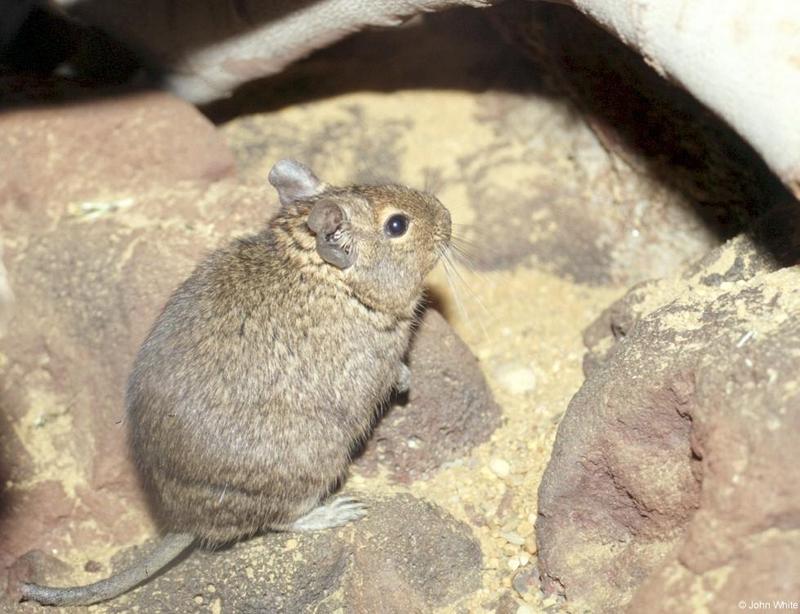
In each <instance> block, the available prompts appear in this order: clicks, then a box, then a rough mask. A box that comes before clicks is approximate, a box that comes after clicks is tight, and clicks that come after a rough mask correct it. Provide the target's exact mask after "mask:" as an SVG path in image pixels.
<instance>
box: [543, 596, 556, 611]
mask: <svg viewBox="0 0 800 614" xmlns="http://www.w3.org/2000/svg"><path fill="white" fill-rule="evenodd" d="M557 603H558V599H557V598H556V597H554V596H553V595H550V596H549V597H548V598H547V599H545V600H544V601H542V607H543V608H549V607H551V606H554V605H555V604H557Z"/></svg>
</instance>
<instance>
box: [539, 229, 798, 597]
mask: <svg viewBox="0 0 800 614" xmlns="http://www.w3.org/2000/svg"><path fill="white" fill-rule="evenodd" d="M779 252H780V250H778V256H779V258H778V261H781V260H785V259H784V258H782V257H781V256H780V253H779ZM785 255H786V254H783V256H785ZM774 256H775V254H772V255H767V253H766V250H764V249H763V248H756V247H754V245H753V244H752V243H751V242H750V241H748V240H745V239H741V238H740V239H736V240H734V241H732V242H729V243H728V244H726V245H725V246H723V247H722V248H720V249H718V250H716V251H715V252H714V253H712V255H711V256H709V257H708V258H706V259H704V261H702V262H701V263H699V264H698V265H697V266H695V267H693V268H692V269H691V270H690V271H688V272H687V273H686V274H685V275H684V276H683V277H678V278H674V279H669V280H665V281H661V282H655V283H650V284H646V285H643V286H641V287H639V288H636V289H634V290H632V291H631V292H630V293H629V294H628V296H627V297H625V298H624V299H622V300H621V301H620V302H619V303H618V304H617V305H615V306H614V307H612V308H611V309H610V310H609V312H608V313H607V314H605V316H604V317H603V318H602V319H601V320H600V322H601V323H599V324H597V325H596V326H595V327H593V328H592V329H591V330H590V331H589V333H587V339H588V340H589V341H590V343H591V344H592V346H591V347H590V354H591V356H592V358H591V359H590V360H589V361H587V373H588V377H587V380H586V382H585V384H584V385H583V387H582V388H581V390H580V391H579V392H578V393H577V394H576V396H575V398H574V399H573V400H572V402H571V403H570V406H569V408H568V410H567V413H566V415H565V416H564V419H563V421H562V423H561V425H560V427H559V431H558V435H557V438H556V443H555V447H554V450H553V454H552V458H551V460H550V464H549V466H548V467H547V470H546V472H545V474H544V478H543V481H542V484H541V487H540V490H539V517H538V520H537V539H538V545H539V555H540V568H541V570H542V578H543V584H544V588H545V590H546V591H549V592H559V593H562V594H565V595H566V597H567V599H568V600H569V601H570V602H571V603H572V604H573V607H575V608H576V609H585V608H588V609H589V610H591V611H597V612H600V611H608V612H611V611H619V609H620V608H622V607H624V606H629V607H630V611H632V612H645V611H646V612H668V611H676V610H680V609H687V604H691V607H701V606H702V607H706V606H707V607H708V608H709V609H710V610H711V611H715V612H730V611H735V610H736V608H737V604H738V602H739V600H740V599H746V600H747V601H748V602H749V600H753V599H755V600H764V601H770V600H772V599H780V598H786V597H787V595H791V594H794V593H796V592H797V588H798V584H797V578H800V549H798V548H797V539H798V538H797V528H798V525H797V519H798V518H800V466H799V465H798V464H797V463H796V460H795V458H794V457H795V454H794V450H795V449H796V446H795V444H796V442H797V440H798V437H800V379H798V374H797V356H798V355H800V319H798V315H800V271H798V270H797V269H796V268H783V269H781V268H779V264H778V261H776V259H775V258H774ZM603 329H605V331H606V334H605V336H604V335H602V334H601V332H600V331H602V330H603ZM778 553H782V554H781V555H780V556H778ZM697 586H703V591H700V592H698V591H697V590H696V587H697ZM743 586H744V587H746V588H747V590H745V589H744V588H743ZM631 600H632V601H631ZM691 607H690V608H689V609H691Z"/></svg>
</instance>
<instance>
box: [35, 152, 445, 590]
mask: <svg viewBox="0 0 800 614" xmlns="http://www.w3.org/2000/svg"><path fill="white" fill-rule="evenodd" d="M269 181H270V183H272V185H273V186H275V188H276V189H277V191H278V195H279V197H280V201H281V208H280V211H279V212H278V214H277V215H276V216H275V217H274V218H273V219H272V220H271V221H270V222H269V223H268V225H267V227H266V228H265V229H264V230H262V231H261V232H260V233H258V234H256V235H253V236H250V237H247V238H243V239H239V240H236V241H234V242H233V243H232V244H230V245H229V246H227V247H225V248H223V249H220V250H218V251H216V252H215V253H213V254H211V256H209V257H208V258H207V259H206V260H205V261H204V262H202V263H201V264H200V265H199V266H198V267H197V268H196V269H195V271H194V272H193V273H192V275H191V276H190V277H189V279H187V280H186V281H185V282H184V283H183V284H182V285H181V286H180V287H179V288H178V289H177V290H176V291H175V293H174V294H173V295H172V297H171V298H170V300H169V301H168V303H167V305H166V306H165V307H164V310H163V311H162V313H161V315H160V316H159V317H158V319H157V320H156V322H155V325H154V326H153V328H152V330H151V331H150V334H149V335H148V337H147V339H146V340H145V342H144V344H143V345H142V347H141V349H140V350H139V354H138V356H137V358H136V362H135V364H134V367H133V372H132V373H131V376H130V380H129V383H128V390H127V399H126V401H127V415H128V423H129V427H130V443H131V446H132V449H133V453H134V456H135V458H136V461H137V465H138V467H139V469H140V471H141V474H142V476H143V478H144V482H145V484H146V486H147V487H148V489H149V490H150V491H151V492H152V494H153V495H154V500H155V503H156V506H157V508H158V510H159V512H160V520H161V522H162V525H163V529H164V531H165V532H166V536H165V537H164V539H163V540H162V541H161V543H160V544H159V546H157V547H156V549H155V551H154V552H153V553H151V554H150V555H149V556H148V557H146V558H145V559H143V560H141V561H140V562H139V563H137V564H136V565H135V566H134V567H132V568H130V569H128V570H125V571H123V572H121V573H119V574H117V575H115V576H112V577H111V578H108V579H106V580H101V581H100V582H96V583H94V584H90V585H88V586H83V587H69V588H52V587H43V586H37V585H34V584H25V585H23V586H22V587H21V592H22V598H23V599H27V600H32V601H38V602H39V603H42V604H51V605H88V604H91V603H96V602H98V601H103V600H106V599H110V598H112V597H116V596H117V595H120V594H122V593H123V592H125V591H127V590H129V589H131V588H133V587H135V586H136V585H138V584H140V583H142V582H143V581H145V580H146V579H148V578H149V577H150V576H151V575H153V574H154V573H156V572H157V571H158V570H160V569H161V568H162V567H164V566H165V565H167V564H168V563H169V562H170V561H172V560H174V559H175V557H177V556H178V555H179V554H180V553H181V552H183V551H184V550H186V549H187V548H189V547H190V546H192V545H193V544H194V543H196V542H199V543H201V544H203V545H207V546H213V545H217V544H223V543H227V542H231V541H233V540H238V539H241V538H246V537H249V536H252V535H253V534H256V533H259V532H263V531H268V530H315V529H322V528H326V527H334V526H340V525H342V524H345V523H347V522H349V521H351V520H354V519H357V518H360V517H361V516H362V515H363V514H364V508H363V506H362V505H361V504H360V503H359V502H357V501H354V500H352V499H348V498H342V497H340V498H335V499H333V500H330V499H328V497H329V495H331V493H332V492H333V491H334V490H335V489H336V488H337V486H338V485H340V484H341V482H342V481H343V479H344V477H345V474H346V471H347V467H348V465H349V463H350V460H351V454H352V452H353V451H354V449H355V448H357V447H358V446H359V444H360V443H362V442H363V440H364V439H365V438H366V437H367V436H368V435H369V432H370V430H371V428H372V425H373V422H374V420H375V418H376V415H377V412H378V409H379V407H380V406H381V404H382V403H384V402H385V400H386V399H387V396H388V395H389V394H390V392H391V389H392V388H393V387H396V388H400V389H401V390H402V389H405V388H407V386H408V382H409V372H408V368H407V367H406V365H405V364H404V363H403V356H404V354H405V353H406V350H407V348H408V344H409V340H410V336H411V331H412V326H413V323H414V320H415V317H416V314H417V308H418V304H419V300H420V297H421V293H422V284H423V280H424V278H425V276H426V274H427V273H428V272H429V271H430V270H431V269H432V268H433V266H434V265H435V264H436V262H437V260H438V258H439V255H440V254H441V253H442V250H444V249H446V248H447V246H448V243H449V241H450V214H449V213H448V211H447V209H445V207H444V206H443V205H442V204H441V203H440V202H439V201H438V200H437V199H436V198H435V197H433V196H431V195H429V194H426V193H424V192H418V191H416V190H412V189H409V188H406V187H402V186H395V185H388V186H352V187H345V188H339V187H332V186H329V185H327V184H325V183H323V182H321V181H320V180H319V179H317V177H316V176H315V175H314V173H313V172H311V170H309V169H308V168H307V167H305V166H303V165H302V164H300V163H299V162H295V161H291V160H282V161H280V162H278V163H277V164H276V165H275V166H274V167H273V168H272V170H271V171H270V174H269Z"/></svg>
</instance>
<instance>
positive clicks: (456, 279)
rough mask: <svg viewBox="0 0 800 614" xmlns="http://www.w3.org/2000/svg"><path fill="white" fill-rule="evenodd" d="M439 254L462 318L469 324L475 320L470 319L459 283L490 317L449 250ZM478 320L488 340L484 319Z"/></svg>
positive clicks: (441, 251)
mask: <svg viewBox="0 0 800 614" xmlns="http://www.w3.org/2000/svg"><path fill="white" fill-rule="evenodd" d="M439 254H440V255H441V260H442V266H443V269H444V273H445V278H446V279H447V284H448V286H450V291H451V292H452V294H453V300H454V301H455V302H456V306H457V308H458V310H459V312H460V313H461V315H462V317H463V318H464V320H465V321H466V322H467V323H469V324H472V322H473V318H471V317H470V314H469V310H468V309H467V307H466V304H465V303H464V302H463V301H462V300H461V295H460V292H459V289H458V283H460V284H461V286H462V287H463V288H465V289H466V290H467V292H468V293H469V295H470V298H472V299H474V300H475V302H476V303H477V304H478V306H479V307H480V308H481V310H482V311H483V312H484V313H485V314H487V315H488V313H489V312H488V310H487V309H486V306H485V305H484V304H483V302H482V301H481V300H480V298H479V297H478V296H477V294H476V293H475V292H474V291H473V290H472V288H471V287H470V285H469V284H468V283H467V282H466V280H465V279H464V277H463V276H462V275H461V273H460V272H459V271H458V268H457V267H456V266H455V264H454V263H453V261H452V259H451V254H450V251H449V250H448V249H447V248H444V249H440V250H439ZM477 320H478V323H479V324H480V327H481V330H482V331H483V334H484V337H485V338H487V339H488V338H489V333H488V331H487V330H486V327H485V325H484V322H483V319H482V318H478V319H477Z"/></svg>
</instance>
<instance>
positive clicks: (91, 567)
mask: <svg viewBox="0 0 800 614" xmlns="http://www.w3.org/2000/svg"><path fill="white" fill-rule="evenodd" d="M83 568H84V569H85V570H86V571H88V572H90V573H97V572H98V571H103V566H102V565H101V564H100V563H99V562H98V561H95V560H91V561H86V565H84V566H83Z"/></svg>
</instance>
